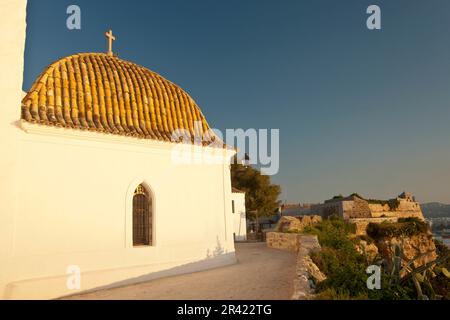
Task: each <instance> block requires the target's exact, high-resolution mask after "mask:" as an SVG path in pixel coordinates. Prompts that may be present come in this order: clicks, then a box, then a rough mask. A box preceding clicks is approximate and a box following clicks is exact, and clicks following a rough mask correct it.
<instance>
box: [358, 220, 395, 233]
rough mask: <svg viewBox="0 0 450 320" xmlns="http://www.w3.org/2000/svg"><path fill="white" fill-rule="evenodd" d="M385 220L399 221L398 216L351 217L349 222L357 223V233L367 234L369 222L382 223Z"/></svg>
mask: <svg viewBox="0 0 450 320" xmlns="http://www.w3.org/2000/svg"><path fill="white" fill-rule="evenodd" d="M384 221H389V222H397V221H398V218H396V217H385V218H356V219H349V223H353V224H354V225H356V235H358V236H362V235H366V228H367V226H368V225H369V223H382V222H384Z"/></svg>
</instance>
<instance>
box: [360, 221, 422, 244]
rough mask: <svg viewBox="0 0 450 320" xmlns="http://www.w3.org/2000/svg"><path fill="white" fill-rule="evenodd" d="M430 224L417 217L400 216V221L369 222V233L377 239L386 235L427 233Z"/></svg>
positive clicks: (406, 235)
mask: <svg viewBox="0 0 450 320" xmlns="http://www.w3.org/2000/svg"><path fill="white" fill-rule="evenodd" d="M427 231H428V225H427V224H426V223H425V222H423V221H420V220H419V219H417V218H400V219H398V222H395V223H393V222H388V221H384V222H382V223H369V225H368V226H367V229H366V232H367V234H368V235H369V236H370V237H371V238H373V239H375V240H377V239H380V238H384V237H408V236H413V235H417V234H420V233H425V232H427Z"/></svg>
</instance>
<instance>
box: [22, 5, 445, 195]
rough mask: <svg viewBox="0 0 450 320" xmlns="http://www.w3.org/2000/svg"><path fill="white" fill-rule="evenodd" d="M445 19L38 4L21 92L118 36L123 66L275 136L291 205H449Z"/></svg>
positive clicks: (430, 13)
mask: <svg viewBox="0 0 450 320" xmlns="http://www.w3.org/2000/svg"><path fill="white" fill-rule="evenodd" d="M70 4H77V5H79V6H80V7H81V10H82V30H80V31H70V30H68V29H67V28H66V18H67V15H66V8H67V6H68V5H70ZM370 4H377V5H379V6H380V7H381V10H382V30H381V31H369V30H368V29H367V28H366V18H367V14H366V13H365V11H366V8H367V6H368V5H370ZM449 15H450V1H445V0H433V1H431V0H427V1H424V0H422V1H412V0H396V1H392V0H390V1H366V0H346V1H335V0H328V1H325V0H310V1H303V0H292V1H288V0H284V1H273V0H221V1H218V0H216V1H212V0H190V1H188V0H159V1H153V0H152V1H138V0H127V1H113V0H109V1H106V0H95V1H92V0H90V1H86V0H71V1H65V0H29V1H28V18H27V20H28V21H27V22H28V29H27V43H26V64H25V65H26V67H25V83H24V90H27V89H29V87H30V86H31V83H32V82H33V80H34V79H35V78H36V77H37V76H38V75H39V73H40V72H41V71H42V70H43V69H44V68H45V67H46V66H47V65H48V64H50V63H51V62H52V61H54V60H57V59H58V58H61V57H63V56H67V55H70V54H73V53H77V52H104V51H106V40H105V38H104V32H105V31H106V30H107V29H109V28H112V29H113V31H114V33H115V34H116V36H117V39H118V40H117V41H116V42H115V47H114V51H115V52H117V53H118V54H119V56H120V57H121V58H123V59H126V60H130V61H133V62H136V63H138V64H141V65H143V66H146V67H148V68H149V69H151V70H153V71H156V72H158V73H160V74H162V75H163V76H164V77H166V78H168V79H169V80H171V81H173V82H175V83H177V84H179V85H180V86H181V87H183V88H184V89H185V90H186V91H187V92H189V93H190V94H191V96H192V97H193V98H194V99H195V100H196V101H197V103H198V104H199V105H200V106H201V108H202V111H203V112H204V114H205V115H206V117H207V119H208V121H209V123H210V124H211V125H212V126H213V127H216V128H219V129H225V128H244V129H246V128H279V129H280V139H281V146H280V172H279V174H278V175H276V176H274V177H273V180H274V181H275V182H277V183H279V184H280V185H281V186H282V189H283V195H282V200H287V201H289V202H315V201H321V200H324V199H327V198H329V197H331V196H333V195H335V194H339V193H341V194H344V195H345V194H350V193H352V192H358V193H360V194H362V195H365V196H368V197H371V198H376V197H378V198H389V197H391V196H395V195H397V194H399V193H400V192H401V191H403V190H407V191H411V192H413V193H414V194H415V195H416V196H417V198H418V199H419V200H420V201H423V202H425V201H442V202H447V203H450V188H449V185H450V125H449V124H450V19H449V18H448V17H449Z"/></svg>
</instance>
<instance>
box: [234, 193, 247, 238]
mask: <svg viewBox="0 0 450 320" xmlns="http://www.w3.org/2000/svg"><path fill="white" fill-rule="evenodd" d="M231 211H232V214H233V223H234V229H233V233H234V240H235V241H245V240H247V215H246V213H245V212H246V211H245V192H244V191H241V190H238V189H236V188H232V192H231Z"/></svg>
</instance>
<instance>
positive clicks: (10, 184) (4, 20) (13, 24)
mask: <svg viewBox="0 0 450 320" xmlns="http://www.w3.org/2000/svg"><path fill="white" fill-rule="evenodd" d="M25 16H26V0H2V1H0V70H1V72H0V97H1V99H0V150H1V156H0V298H1V297H2V296H3V294H2V293H3V291H4V288H5V286H6V283H7V282H8V279H7V276H6V268H7V265H8V262H9V259H10V257H11V254H12V247H13V243H12V240H13V237H12V233H13V228H12V226H13V223H14V212H15V202H14V201H12V200H11V199H12V196H13V195H14V193H15V190H16V189H17V187H16V186H17V183H16V179H15V172H16V159H17V157H16V155H17V153H16V147H17V143H16V135H15V132H16V126H15V125H16V124H15V122H16V121H17V120H18V119H19V118H20V100H21V98H22V78H23V65H24V64H23V59H24V47H25V29H26V20H25Z"/></svg>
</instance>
